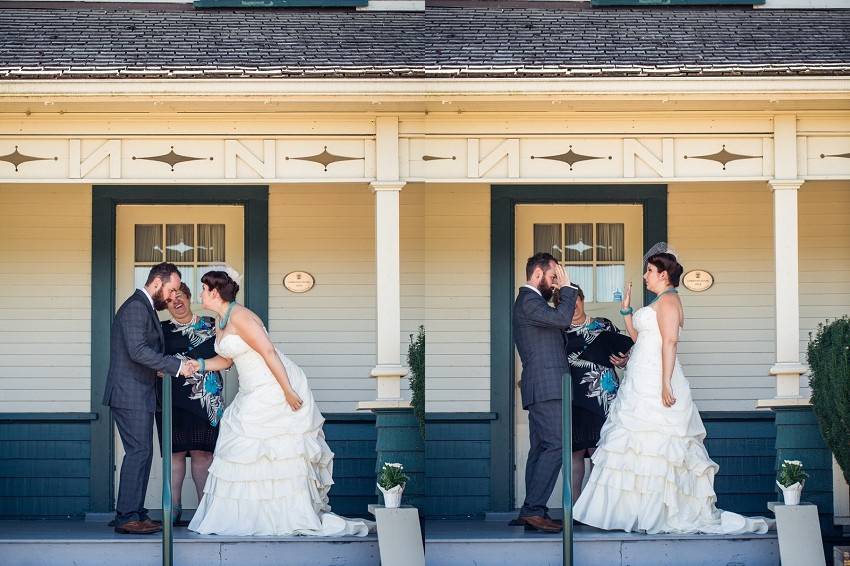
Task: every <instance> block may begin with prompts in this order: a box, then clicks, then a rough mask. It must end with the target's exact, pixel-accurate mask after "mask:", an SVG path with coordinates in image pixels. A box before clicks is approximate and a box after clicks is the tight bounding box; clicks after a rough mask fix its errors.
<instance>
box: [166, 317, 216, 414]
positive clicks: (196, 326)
mask: <svg viewBox="0 0 850 566" xmlns="http://www.w3.org/2000/svg"><path fill="white" fill-rule="evenodd" d="M163 326H164V328H163V330H165V332H166V335H165V340H166V344H167V347H166V349H172V348H174V344H175V343H177V344H182V345H183V348H179V347H178V353H177V354H176V356H177V357H178V358H180V359H183V360H185V359H189V358H191V359H198V358H212V357H214V356H215V355H216V354H215V348H214V344H215V320H213V319H211V318H207V317H198V318H196V319H194V320H193V321H192V322H189V323H186V324H180V323H177V322H175V321H169V322H168V323H165V324H164V325H163ZM169 346H171V347H169ZM175 381H176V382H177V383H180V381H181V380H180V379H179V378H176V379H175ZM223 385H224V384H223V381H222V378H221V374H220V373H219V372H216V371H208V372H206V373H201V372H195V373H194V374H193V375H190V376H188V377H185V378H182V383H180V388H179V392H177V393H179V394H178V395H175V397H174V402H175V406H178V407H181V408H184V409H188V410H190V411H192V412H193V413H198V411H199V410H202V411H203V414H204V415H205V416H206V418H207V419H208V420H209V423H210V425H211V426H217V425H218V422H219V420H220V419H221V415H222V413H223V412H224V400H223V398H222V389H223ZM185 401H190V402H191V404H187V403H186V402H185Z"/></svg>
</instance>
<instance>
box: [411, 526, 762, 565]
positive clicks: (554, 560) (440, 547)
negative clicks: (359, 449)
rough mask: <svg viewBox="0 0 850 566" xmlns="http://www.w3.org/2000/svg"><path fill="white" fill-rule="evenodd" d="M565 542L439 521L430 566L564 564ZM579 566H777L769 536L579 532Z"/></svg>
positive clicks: (428, 549)
mask: <svg viewBox="0 0 850 566" xmlns="http://www.w3.org/2000/svg"><path fill="white" fill-rule="evenodd" d="M561 541H562V539H561V537H560V535H548V534H543V533H538V532H534V531H525V530H524V528H523V527H509V526H507V523H506V522H502V521H499V522H496V521H437V520H431V521H428V522H427V523H426V527H425V561H426V564H427V566H467V565H468V566H481V565H486V566H516V565H517V564H522V565H523V566H561V565H562V564H563V562H562V557H563V554H562V548H563V547H562V542H561ZM574 541H575V543H574V547H573V564H575V565H576V566H778V565H779V543H778V540H777V537H776V532H775V531H771V532H770V533H768V534H766V535H746V536H717V535H644V534H638V533H623V532H609V531H600V530H598V529H593V528H591V527H586V526H579V527H577V528H576V531H575V536H574Z"/></svg>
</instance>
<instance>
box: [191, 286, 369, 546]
mask: <svg viewBox="0 0 850 566" xmlns="http://www.w3.org/2000/svg"><path fill="white" fill-rule="evenodd" d="M201 282H202V284H203V285H202V289H203V292H202V293H201V300H202V302H203V306H204V308H205V309H208V310H211V311H214V312H216V313H218V315H219V322H218V328H217V330H216V342H215V350H216V353H217V354H218V356H216V357H215V358H211V359H208V360H197V363H198V365H199V367H200V370H201V371H202V372H203V371H217V370H222V369H226V368H229V367H230V366H231V365H232V364H234V363H235V364H236V368H237V369H238V370H239V393H238V394H237V395H236V398H235V399H234V400H233V402H232V403H231V404H230V405H229V406H228V407H227V409H225V411H224V415H223V416H222V418H221V422H220V425H219V428H220V432H219V437H218V442H217V444H216V447H215V453H214V455H213V462H212V465H211V466H210V470H209V477H208V479H207V483H206V486H205V487H204V496H203V498H202V499H201V502H200V504H199V505H198V510H197V511H196V512H195V516H194V518H193V519H192V522H191V523H190V524H189V529H191V530H193V531H196V532H199V533H203V534H212V533H215V534H219V535H278V536H284V535H316V536H342V535H357V536H366V534H367V533H368V532H369V527H370V523H369V522H367V521H361V520H351V519H346V518H344V517H340V516H338V515H334V514H333V513H330V506H329V505H328V491H329V490H330V487H331V485H332V484H333V479H332V474H333V453H332V452H331V451H330V448H328V445H327V444H326V443H325V436H324V433H323V432H322V423H323V422H324V419H323V418H322V415H321V413H319V409H318V407H317V406H316V402H315V401H314V400H313V394H312V393H311V392H310V388H309V386H308V384H307V378H306V376H305V375H304V372H303V371H302V370H301V368H299V367H298V366H297V365H295V364H294V363H293V362H292V361H291V360H290V359H289V358H287V357H286V356H285V355H283V353H281V352H280V351H279V350H277V349H276V348H275V347H274V345H273V344H272V342H271V340H270V339H269V336H268V333H267V332H266V329H265V327H264V326H263V323H262V321H261V320H260V318H259V317H258V316H257V315H256V314H254V313H253V312H251V311H250V310H248V309H247V308H245V307H243V306H241V305H238V304H236V302H235V298H236V293H237V292H238V291H239V285H238V283H236V281H234V279H232V278H231V277H230V275H229V274H228V273H227V272H225V271H210V272H208V273H206V274H205V275H204V276H203V278H202V279H201Z"/></svg>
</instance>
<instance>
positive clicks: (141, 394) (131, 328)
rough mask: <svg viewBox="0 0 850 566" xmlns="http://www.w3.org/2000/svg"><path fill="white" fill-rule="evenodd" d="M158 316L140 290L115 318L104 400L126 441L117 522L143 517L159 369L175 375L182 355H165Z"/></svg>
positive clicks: (145, 513)
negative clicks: (177, 356) (176, 356)
mask: <svg viewBox="0 0 850 566" xmlns="http://www.w3.org/2000/svg"><path fill="white" fill-rule="evenodd" d="M163 345H164V337H163V334H162V326H161V325H160V323H159V318H158V317H157V315H156V311H154V309H153V307H152V306H151V303H150V301H149V300H148V298H147V296H145V294H144V293H143V292H142V291H140V290H137V291H136V292H135V293H133V295H131V296H130V298H129V299H127V300H126V301H124V304H123V305H121V308H119V309H118V312H117V313H116V314H115V319H114V320H113V321H112V331H111V338H110V350H109V354H110V357H109V374H108V375H107V378H106V391H105V392H104V394H103V404H104V405H108V406H109V407H111V408H112V418H113V419H114V420H115V424H116V425H117V426H118V433H119V435H120V436H121V443H122V444H123V445H124V452H125V455H124V460H123V463H122V464H121V479H120V483H119V484H118V501H117V503H116V504H115V514H116V521H115V522H116V525H123V524H124V523H127V522H128V521H133V520H139V519H143V518H144V517H145V516H146V515H147V509H145V508H144V503H145V492H146V491H147V487H148V478H149V477H150V471H151V460H152V458H153V421H154V419H153V417H154V412H155V411H156V389H155V384H156V380H157V379H159V378H158V377H157V376H156V372H157V371H162V372H164V373H166V374H168V375H175V374H176V373H177V372H178V371H179V369H180V360H178V359H177V358H175V357H173V356H166V355H163V353H162V350H163Z"/></svg>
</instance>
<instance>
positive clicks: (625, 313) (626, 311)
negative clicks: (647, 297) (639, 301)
mask: <svg viewBox="0 0 850 566" xmlns="http://www.w3.org/2000/svg"><path fill="white" fill-rule="evenodd" d="M633 312H635V309H633V308H632V307H628V308H625V309H620V314H621V315H623V316H629V315H630V314H632V313H633Z"/></svg>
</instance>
